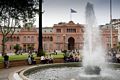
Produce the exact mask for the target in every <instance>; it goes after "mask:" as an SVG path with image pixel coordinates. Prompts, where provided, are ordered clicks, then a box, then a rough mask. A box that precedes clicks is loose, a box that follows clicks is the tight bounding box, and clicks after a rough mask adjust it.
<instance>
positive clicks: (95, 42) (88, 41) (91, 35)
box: [83, 2, 105, 75]
mask: <svg viewBox="0 0 120 80" xmlns="http://www.w3.org/2000/svg"><path fill="white" fill-rule="evenodd" d="M84 39H85V40H84V49H83V57H84V58H83V66H84V69H85V73H86V74H90V75H94V74H97V75H98V74H100V71H101V67H102V66H101V64H102V65H103V64H105V55H104V54H105V52H104V50H103V46H102V42H101V36H100V31H99V27H98V26H97V23H96V17H95V14H94V10H93V5H92V4H91V3H89V2H88V3H87V6H86V27H85V33H84ZM96 61H97V62H96Z"/></svg>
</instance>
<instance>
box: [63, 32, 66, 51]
mask: <svg viewBox="0 0 120 80" xmlns="http://www.w3.org/2000/svg"><path fill="white" fill-rule="evenodd" d="M65 37H66V35H65V34H63V41H64V42H63V43H64V50H65Z"/></svg>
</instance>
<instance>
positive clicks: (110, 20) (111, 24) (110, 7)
mask: <svg viewBox="0 0 120 80" xmlns="http://www.w3.org/2000/svg"><path fill="white" fill-rule="evenodd" d="M110 37H111V43H110V44H111V48H113V43H112V41H113V40H112V0H110Z"/></svg>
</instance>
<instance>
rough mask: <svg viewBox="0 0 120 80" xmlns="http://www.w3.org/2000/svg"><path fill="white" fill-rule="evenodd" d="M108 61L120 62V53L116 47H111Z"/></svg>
mask: <svg viewBox="0 0 120 80" xmlns="http://www.w3.org/2000/svg"><path fill="white" fill-rule="evenodd" d="M107 60H108V62H113V63H120V54H119V53H118V52H117V50H115V49H111V50H109V51H108V54H107Z"/></svg>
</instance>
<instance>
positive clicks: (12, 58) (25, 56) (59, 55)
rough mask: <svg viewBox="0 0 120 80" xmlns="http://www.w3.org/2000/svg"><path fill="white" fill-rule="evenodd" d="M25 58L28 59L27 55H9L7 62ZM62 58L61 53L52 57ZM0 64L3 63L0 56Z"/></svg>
mask: <svg viewBox="0 0 120 80" xmlns="http://www.w3.org/2000/svg"><path fill="white" fill-rule="evenodd" d="M33 56H34V58H36V55H35V54H34V55H33ZM27 57H28V54H23V55H11V56H9V60H10V61H14V60H26V59H27ZM63 57H64V56H63V53H59V54H57V55H54V54H53V58H63ZM0 62H3V57H2V56H0Z"/></svg>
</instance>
